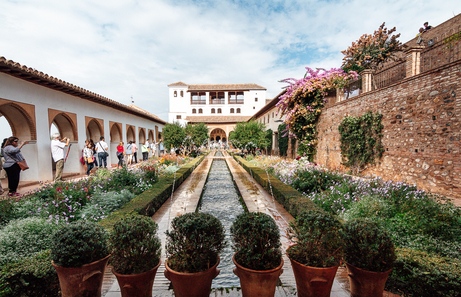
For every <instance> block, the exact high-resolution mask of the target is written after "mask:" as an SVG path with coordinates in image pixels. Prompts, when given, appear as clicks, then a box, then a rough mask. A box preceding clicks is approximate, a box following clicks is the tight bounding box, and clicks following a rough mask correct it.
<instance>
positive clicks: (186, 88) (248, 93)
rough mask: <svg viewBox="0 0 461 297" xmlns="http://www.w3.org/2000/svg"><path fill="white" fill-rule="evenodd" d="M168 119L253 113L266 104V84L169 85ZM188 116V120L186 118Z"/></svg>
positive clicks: (179, 119)
mask: <svg viewBox="0 0 461 297" xmlns="http://www.w3.org/2000/svg"><path fill="white" fill-rule="evenodd" d="M168 87H169V89H170V90H169V102H170V112H169V115H168V121H169V122H170V123H172V122H175V121H179V122H180V123H182V124H185V123H187V122H189V121H192V120H193V119H194V117H195V116H200V117H203V116H213V117H216V116H245V117H248V116H252V115H253V114H254V113H255V112H256V111H258V110H260V109H261V108H262V107H263V106H264V105H265V104H266V88H264V87H261V86H259V85H257V84H221V85H188V84H185V83H183V82H177V83H173V84H170V85H168ZM186 118H189V119H190V120H187V119H186Z"/></svg>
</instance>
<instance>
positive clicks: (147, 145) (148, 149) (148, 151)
mask: <svg viewBox="0 0 461 297" xmlns="http://www.w3.org/2000/svg"><path fill="white" fill-rule="evenodd" d="M144 145H145V146H146V148H147V158H146V160H147V159H148V158H149V153H150V143H149V139H147V140H146V143H145V144H144ZM143 158H144V155H143ZM144 161H145V160H144Z"/></svg>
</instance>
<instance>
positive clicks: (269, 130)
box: [265, 129, 274, 152]
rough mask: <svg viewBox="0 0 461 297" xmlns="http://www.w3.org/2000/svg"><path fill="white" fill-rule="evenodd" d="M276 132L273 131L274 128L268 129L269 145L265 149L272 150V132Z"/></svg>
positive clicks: (267, 138)
mask: <svg viewBox="0 0 461 297" xmlns="http://www.w3.org/2000/svg"><path fill="white" fill-rule="evenodd" d="M273 133H274V132H273V131H272V129H267V130H266V140H267V145H266V147H265V149H266V150H267V151H268V152H270V150H271V149H272V134H273Z"/></svg>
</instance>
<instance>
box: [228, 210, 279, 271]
mask: <svg viewBox="0 0 461 297" xmlns="http://www.w3.org/2000/svg"><path fill="white" fill-rule="evenodd" d="M230 231H231V236H232V248H233V249H234V251H235V252H236V255H235V260H236V261H237V263H239V264H240V265H242V266H243V267H245V268H248V269H253V270H270V269H274V268H277V267H278V266H279V265H280V263H281V261H282V252H281V251H280V247H281V246H282V244H281V242H280V230H279V227H278V226H277V224H276V223H275V221H274V219H273V218H272V217H271V216H269V215H267V214H265V213H262V212H246V213H243V214H241V215H239V216H237V218H236V220H235V221H234V223H233V224H232V226H231V230H230Z"/></svg>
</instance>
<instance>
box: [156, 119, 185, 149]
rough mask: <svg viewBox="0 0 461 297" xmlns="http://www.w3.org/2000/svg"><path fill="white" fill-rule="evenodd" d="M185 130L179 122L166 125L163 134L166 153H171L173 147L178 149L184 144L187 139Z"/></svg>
mask: <svg viewBox="0 0 461 297" xmlns="http://www.w3.org/2000/svg"><path fill="white" fill-rule="evenodd" d="M184 130H185V129H184V128H183V127H182V126H181V124H180V123H179V122H174V123H173V124H170V123H167V124H166V125H165V127H164V128H163V132H162V134H163V143H164V145H165V151H166V152H169V151H170V149H171V146H173V147H175V148H178V147H180V146H181V145H182V144H183V141H184V139H185V138H186V132H185V131H184Z"/></svg>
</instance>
